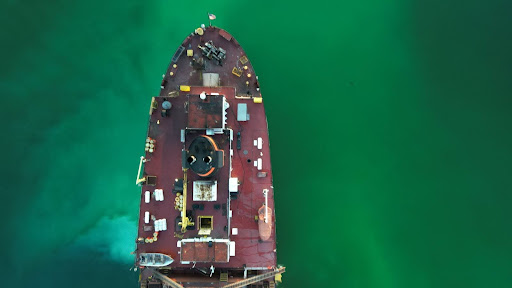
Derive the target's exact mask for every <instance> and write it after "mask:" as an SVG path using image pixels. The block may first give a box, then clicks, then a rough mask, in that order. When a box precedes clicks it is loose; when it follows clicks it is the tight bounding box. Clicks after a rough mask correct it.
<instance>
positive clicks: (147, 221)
mask: <svg viewBox="0 0 512 288" xmlns="http://www.w3.org/2000/svg"><path fill="white" fill-rule="evenodd" d="M144 223H146V224H148V223H149V212H148V211H146V213H144Z"/></svg>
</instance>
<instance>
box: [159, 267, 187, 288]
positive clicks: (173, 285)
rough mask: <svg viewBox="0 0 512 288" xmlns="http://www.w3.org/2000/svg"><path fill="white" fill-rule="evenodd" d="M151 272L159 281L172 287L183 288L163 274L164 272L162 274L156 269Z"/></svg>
mask: <svg viewBox="0 0 512 288" xmlns="http://www.w3.org/2000/svg"><path fill="white" fill-rule="evenodd" d="M152 272H153V276H155V278H157V279H160V281H162V282H164V283H165V284H166V285H167V286H169V287H172V288H184V287H183V286H181V285H180V284H178V282H176V281H174V280H172V279H171V278H169V277H167V276H165V275H164V274H162V273H160V272H158V271H156V270H153V271H152Z"/></svg>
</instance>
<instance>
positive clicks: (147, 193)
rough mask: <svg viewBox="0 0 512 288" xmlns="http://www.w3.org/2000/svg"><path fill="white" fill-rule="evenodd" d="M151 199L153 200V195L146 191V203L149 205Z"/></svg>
mask: <svg viewBox="0 0 512 288" xmlns="http://www.w3.org/2000/svg"><path fill="white" fill-rule="evenodd" d="M149 199H151V193H150V192H149V191H146V192H145V193H144V201H145V202H146V203H149Z"/></svg>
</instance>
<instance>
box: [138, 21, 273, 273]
mask: <svg viewBox="0 0 512 288" xmlns="http://www.w3.org/2000/svg"><path fill="white" fill-rule="evenodd" d="M209 40H212V41H213V43H214V44H215V46H217V47H222V48H223V49H224V50H226V55H227V57H226V59H225V61H224V62H223V65H222V66H219V65H217V64H216V63H214V61H211V60H206V59H205V67H204V70H203V71H200V70H197V69H195V68H194V67H193V65H192V63H191V62H192V57H189V56H187V51H186V50H185V51H183V54H182V55H181V56H180V57H179V59H178V60H177V61H174V62H171V64H170V65H169V67H168V69H167V71H166V73H165V75H164V79H163V81H162V87H163V88H162V90H161V92H160V95H159V96H158V97H154V99H153V101H154V104H153V105H154V106H153V107H158V108H157V109H152V113H150V118H149V127H148V135H147V136H148V137H150V138H151V139H154V140H155V142H156V143H155V148H154V151H153V153H149V152H146V153H145V156H144V158H145V159H146V162H145V163H144V167H143V173H144V175H145V176H146V177H147V176H156V183H155V185H148V184H147V183H145V184H144V185H142V188H141V204H140V217H139V229H138V237H143V238H149V237H153V233H154V232H155V231H154V228H155V227H154V224H153V221H152V220H151V221H150V223H147V224H146V223H145V219H144V218H145V213H146V211H147V212H149V213H150V215H151V216H152V217H153V216H154V218H155V219H166V222H167V230H165V231H160V232H159V233H158V237H157V241H154V242H153V243H139V244H137V254H139V253H163V254H167V255H169V256H171V257H172V258H173V259H174V262H173V263H172V264H171V265H170V267H169V268H173V269H182V268H192V267H198V268H200V267H208V268H209V267H210V266H211V265H214V267H215V268H216V269H220V270H222V269H228V270H229V269H244V268H246V269H248V268H249V269H250V268H251V267H252V268H261V269H263V268H265V269H272V268H273V267H276V252H275V251H276V233H275V218H272V221H271V223H272V232H271V236H270V238H269V239H268V240H266V241H261V240H260V236H259V230H258V221H257V218H255V217H256V216H257V215H258V209H259V208H260V207H261V206H262V205H263V203H264V202H265V197H264V194H263V190H264V189H266V190H268V192H267V193H268V207H269V209H274V207H275V206H274V197H273V196H274V194H273V193H274V190H273V186H272V169H271V164H270V149H269V139H268V128H267V120H266V116H265V110H264V106H263V104H261V103H255V102H257V101H253V98H254V97H261V96H262V95H261V93H260V91H259V89H257V88H259V84H258V82H257V77H255V76H256V75H255V73H254V70H253V67H252V65H251V62H250V61H248V62H247V63H245V64H243V65H242V64H241V63H240V61H239V59H240V57H243V56H245V55H246V54H245V52H244V51H243V49H242V47H241V46H240V45H239V44H238V42H237V41H236V40H235V39H234V38H233V37H231V35H229V34H228V33H227V32H226V31H224V30H221V29H219V28H216V27H207V28H206V29H205V33H204V35H202V36H199V35H197V34H191V35H190V36H189V37H187V38H186V39H185V41H184V42H183V43H182V46H183V47H185V48H186V49H191V50H193V53H194V55H201V51H200V50H199V49H198V48H197V47H198V45H204V43H205V42H207V41H209ZM236 66H238V67H240V68H242V67H243V66H247V69H246V70H244V69H243V68H242V72H243V73H242V75H241V76H240V77H238V76H236V75H234V74H233V73H232V69H233V67H236ZM171 72H172V76H171ZM204 73H217V74H219V76H220V86H218V87H202V86H203V80H202V76H203V75H204ZM248 74H251V75H250V76H251V77H248ZM246 81H248V82H249V83H246ZM180 85H187V86H190V91H180V88H179V87H180ZM201 92H206V94H212V93H213V94H215V93H218V94H220V95H224V97H225V98H226V101H227V103H228V104H229V108H227V110H226V112H227V121H226V122H227V123H226V127H225V130H224V132H225V133H223V134H215V135H212V136H210V137H212V138H213V139H214V140H215V142H216V143H217V145H218V146H219V147H218V148H219V149H222V150H224V167H222V168H220V169H219V171H218V173H217V174H216V175H215V176H213V177H212V179H213V180H216V181H217V201H212V202H205V201H193V200H192V189H193V183H194V181H196V180H201V177H199V176H198V175H197V174H195V173H194V172H192V171H190V170H189V171H188V172H187V178H188V179H187V187H188V189H187V190H188V191H187V201H186V210H187V211H191V213H192V219H194V221H195V222H196V227H195V228H194V229H192V230H187V231H186V232H185V233H184V234H183V235H180V233H179V227H176V226H177V223H178V221H181V219H180V218H179V217H180V211H178V210H176V209H175V207H174V206H175V205H174V202H175V197H176V194H175V193H176V192H175V191H173V189H174V188H175V180H176V179H183V174H184V172H183V170H182V149H187V147H189V144H190V142H191V141H192V140H193V138H194V137H196V136H198V135H205V133H206V130H204V129H203V130H187V133H186V137H185V142H184V143H183V142H182V134H181V133H182V129H186V128H187V121H188V120H187V119H189V117H190V116H189V115H188V112H189V111H188V108H189V107H188V106H187V105H188V101H187V99H188V97H198V96H197V95H199V94H200V93H201ZM237 96H245V97H242V98H240V97H237ZM163 101H169V102H171V104H172V108H171V109H170V114H169V116H167V117H165V115H162V113H160V110H161V107H162V103H163ZM239 103H245V104H247V113H248V114H249V115H250V119H249V120H248V121H237V112H238V111H237V106H238V104H239ZM188 128H190V127H188ZM231 131H232V132H231ZM238 132H240V134H241V147H240V148H241V149H237V133H238ZM231 133H232V134H231ZM230 134H231V135H232V139H231V138H230ZM258 138H262V141H263V142H262V143H263V145H262V146H261V148H260V149H259V148H258V147H257V146H255V145H254V141H255V140H256V139H258ZM141 146H142V143H141ZM258 158H259V159H261V161H262V167H261V170H259V169H258V167H256V166H255V161H256V162H257V159H258ZM230 167H231V170H230ZM258 172H266V176H265V177H258ZM260 176H262V175H261V173H260ZM230 177H232V178H238V182H239V185H238V191H239V193H238V195H237V197H236V199H234V198H232V197H230V193H229V191H228V186H229V183H228V181H229V178H230ZM155 189H162V190H163V195H164V200H163V201H155V198H154V197H151V200H150V202H149V203H146V202H145V192H146V191H149V192H150V193H151V195H153V192H154V191H155ZM272 214H273V215H275V213H272ZM199 216H213V227H212V228H213V229H212V232H211V235H210V236H209V237H211V238H213V239H227V240H228V241H230V242H232V243H234V247H235V249H234V256H230V257H229V261H228V262H224V263H223V262H211V261H210V262H208V261H199V260H201V259H203V260H204V259H209V258H208V257H211V255H212V254H211V253H213V252H212V251H210V250H209V249H208V248H205V247H202V246H200V245H195V246H194V245H191V244H190V243H186V247H179V246H181V245H185V242H182V241H180V240H182V239H181V238H183V239H192V238H201V236H199V235H198V232H199V231H198V227H197V219H198V217H199ZM176 219H179V220H178V221H177V220H176ZM228 222H229V223H228ZM233 228H236V229H237V230H238V233H237V235H233V233H232V232H233V231H234V230H233ZM236 229H235V230H236ZM192 246H193V247H192ZM187 247H188V248H187ZM191 247H192V248H191ZM219 247H221V246H219ZM185 249H189V250H188V251H187V253H195V255H196V257H195V258H194V257H192V258H193V259H196V260H197V261H188V262H186V263H182V262H181V261H180V259H181V256H183V255H180V250H182V251H185ZM219 249H220V250H219ZM222 249H224V248H222V247H221V248H216V251H215V254H217V257H220V258H222V257H225V256H224V253H229V252H230V251H222ZM231 252H232V251H231ZM206 254H208V255H209V256H207V255H206ZM218 255H223V256H222V257H221V256H218ZM214 257H215V256H214ZM218 259H219V258H218ZM143 278H144V273H143Z"/></svg>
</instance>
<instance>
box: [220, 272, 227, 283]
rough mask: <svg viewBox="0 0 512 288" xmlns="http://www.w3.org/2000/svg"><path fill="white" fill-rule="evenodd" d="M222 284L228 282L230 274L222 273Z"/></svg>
mask: <svg viewBox="0 0 512 288" xmlns="http://www.w3.org/2000/svg"><path fill="white" fill-rule="evenodd" d="M219 280H220V282H228V273H220V279H219Z"/></svg>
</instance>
